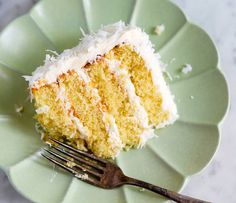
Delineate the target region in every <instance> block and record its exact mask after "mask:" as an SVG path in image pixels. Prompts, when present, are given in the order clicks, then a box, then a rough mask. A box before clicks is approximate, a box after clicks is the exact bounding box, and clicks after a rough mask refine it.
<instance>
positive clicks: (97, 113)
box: [59, 71, 121, 157]
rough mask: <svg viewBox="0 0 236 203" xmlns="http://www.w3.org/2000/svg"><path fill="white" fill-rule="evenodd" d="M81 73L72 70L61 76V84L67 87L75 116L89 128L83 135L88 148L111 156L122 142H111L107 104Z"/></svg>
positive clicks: (68, 99) (67, 96)
mask: <svg viewBox="0 0 236 203" xmlns="http://www.w3.org/2000/svg"><path fill="white" fill-rule="evenodd" d="M80 75H81V73H80ZM80 75H79V74H78V73H76V72H74V71H72V72H70V73H69V74H68V75H64V77H60V80H59V84H60V86H62V87H63V88H64V89H65V93H66V99H67V101H68V102H69V103H70V105H71V108H73V110H74V115H73V116H74V118H75V119H78V120H79V121H80V122H81V123H82V124H83V126H85V127H86V129H87V133H85V135H84V136H81V137H82V138H83V139H84V140H85V141H86V144H87V147H88V149H90V150H92V151H93V153H95V154H97V155H99V156H104V157H109V156H110V154H117V153H118V151H119V150H120V149H121V144H120V143H112V142H110V139H109V130H107V128H109V126H110V125H111V124H110V123H107V121H106V120H105V119H106V118H104V116H107V114H108V113H106V112H107V109H106V105H105V104H103V103H102V100H101V99H100V97H99V96H98V95H97V93H96V92H94V89H93V88H92V87H91V86H90V82H87V83H86V82H85V81H83V80H82V79H81V78H80ZM75 90H76V91H75ZM105 114H106V115H105ZM117 136H118V135H117Z"/></svg>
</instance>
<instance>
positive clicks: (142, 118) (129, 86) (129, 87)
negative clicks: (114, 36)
mask: <svg viewBox="0 0 236 203" xmlns="http://www.w3.org/2000/svg"><path fill="white" fill-rule="evenodd" d="M106 63H107V64H108V67H109V69H110V70H111V71H112V72H114V73H115V75H117V76H119V79H120V80H121V82H122V83H123V84H124V86H125V90H126V92H127V94H128V97H129V101H130V102H131V103H132V104H133V105H134V106H135V115H134V116H135V118H137V120H138V121H139V122H140V124H141V125H142V127H143V128H148V127H149V125H148V114H147V112H146V110H145V109H144V107H143V106H142V105H141V103H140V98H139V97H138V96H137V95H136V93H135V88H134V85H133V83H132V82H131V80H130V77H129V74H128V72H127V70H125V69H120V68H119V66H120V62H119V61H117V60H106Z"/></svg>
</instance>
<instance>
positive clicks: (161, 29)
mask: <svg viewBox="0 0 236 203" xmlns="http://www.w3.org/2000/svg"><path fill="white" fill-rule="evenodd" d="M165 29H166V28H165V25H164V24H161V25H157V26H156V27H155V30H154V32H155V33H156V35H157V36H160V35H161V34H162V33H163V32H164V31H165Z"/></svg>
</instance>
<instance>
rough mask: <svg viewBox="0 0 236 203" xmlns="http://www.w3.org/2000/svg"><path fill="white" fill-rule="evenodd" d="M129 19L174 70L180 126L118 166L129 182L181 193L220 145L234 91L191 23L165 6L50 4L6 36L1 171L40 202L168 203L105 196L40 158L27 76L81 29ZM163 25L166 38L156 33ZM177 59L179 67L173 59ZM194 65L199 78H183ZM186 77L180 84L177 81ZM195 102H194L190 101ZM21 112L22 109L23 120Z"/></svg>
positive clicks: (161, 2)
mask: <svg viewBox="0 0 236 203" xmlns="http://www.w3.org/2000/svg"><path fill="white" fill-rule="evenodd" d="M118 20H123V21H125V22H127V23H132V24H136V25H138V26H140V27H142V28H143V29H144V30H145V31H146V32H147V33H148V34H149V35H150V38H151V40H152V42H153V43H154V44H155V48H156V49H157V50H158V51H159V52H160V54H161V56H162V60H163V61H164V62H166V63H169V66H168V71H169V73H170V74H171V75H172V78H173V80H172V81H169V84H170V88H171V90H172V92H173V93H174V95H175V96H176V102H177V106H178V111H179V114H180V119H179V120H178V121H177V122H176V123H175V124H174V125H172V126H170V127H168V128H165V129H162V130H158V131H157V132H156V133H157V135H159V136H158V138H154V139H152V140H150V141H149V142H148V144H147V145H146V147H144V148H143V149H142V150H131V151H130V152H128V153H122V154H121V155H120V156H119V157H118V158H117V163H118V164H119V165H120V166H121V168H122V169H123V170H124V171H125V173H126V174H127V175H130V176H133V177H136V178H140V179H142V180H145V181H148V182H151V183H154V184H157V185H160V186H163V187H166V188H169V189H171V190H175V191H179V190H180V189H181V188H182V187H183V185H184V183H185V182H186V180H187V179H188V177H189V176H191V175H193V174H195V173H198V172H199V171H201V170H202V169H203V168H204V167H205V166H206V165H207V164H208V163H209V161H210V160H211V158H212V156H213V155H214V153H215V151H216V149H217V146H218V144H219V139H220V136H219V123H220V121H221V120H222V118H223V117H224V115H225V112H226V110H227V106H228V90H227V84H226V81H225V78H224V76H223V75H222V73H221V71H220V70H219V63H218V55H217V51H216V48H215V46H214V44H213V42H212V40H211V39H210V38H209V36H208V35H207V34H206V33H205V32H204V31H203V30H202V29H200V28H199V27H197V26H196V25H193V24H192V23H189V22H188V21H187V20H186V17H185V15H184V14H183V13H182V11H181V10H180V9H179V8H177V7H176V6H175V5H174V4H172V3H171V2H169V1H166V0H125V1H121V0H84V1H83V0H43V1H41V2H39V3H38V4H37V5H36V6H35V7H34V8H33V9H32V10H31V12H30V13H28V14H27V15H25V16H22V17H20V18H18V19H16V20H15V21H14V22H12V23H11V24H10V25H9V26H8V27H7V28H6V29H5V30H4V31H3V32H2V33H1V35H0V123H1V124H0V139H1V142H0V149H1V153H0V165H1V166H2V167H3V169H5V171H6V173H7V174H8V175H9V178H10V180H11V182H12V184H13V185H14V186H15V188H16V189H17V190H18V191H20V192H21V193H22V194H23V195H24V196H26V197H27V198H29V199H31V200H32V201H33V202H41V203H57V202H63V203H74V202H78V203H79V202H81V203H85V202H89V203H92V202H97V199H98V198H99V199H102V201H103V202H104V203H106V202H107V203H110V202H113V203H116V202H117V203H118V202H119V203H123V202H129V203H132V202H135V203H141V202H143V203H144V202H149V203H151V202H153V203H154V202H155V203H157V202H164V201H165V199H162V198H161V197H159V196H157V195H156V194H154V193H151V192H148V191H144V192H140V190H139V189H137V188H135V187H131V186H127V187H122V188H119V189H115V190H103V189H99V188H97V187H94V186H90V185H88V184H86V183H83V182H81V181H79V180H77V179H75V178H72V176H71V175H69V174H68V173H65V172H64V171H61V170H59V169H55V170H53V166H52V165H51V164H50V163H48V162H47V161H45V160H44V159H43V158H41V157H40V155H39V153H38V151H39V149H40V148H41V146H42V143H41V141H40V139H39V135H38V134H37V133H36V131H35V129H34V121H33V119H32V115H33V108H32V106H31V104H30V102H29V101H28V100H27V95H28V93H27V84H26V82H25V81H24V79H23V78H22V75H23V74H30V73H31V72H32V71H33V70H34V69H35V68H36V67H37V66H39V65H41V64H43V60H44V58H45V54H46V51H45V50H47V49H50V50H56V51H58V52H61V51H62V50H64V49H66V48H71V47H73V46H75V45H77V44H78V42H79V39H80V38H81V35H82V34H81V31H80V27H81V28H83V30H84V31H85V32H87V33H89V32H91V31H94V30H96V29H97V28H99V27H100V25H101V24H108V23H112V22H116V21H118ZM162 23H163V24H164V25H165V27H166V31H165V32H164V33H163V34H162V35H161V36H156V35H155V34H153V28H154V27H155V26H156V25H159V24H162ZM173 58H175V60H172V59H173ZM186 63H189V64H191V65H192V67H193V71H192V72H191V73H189V74H187V75H183V74H181V72H180V69H181V68H182V66H183V65H184V64H186ZM176 75H178V76H179V78H177V77H178V76H177V77H176ZM191 96H193V97H194V98H193V97H192V98H191ZM15 105H19V106H21V105H23V106H24V112H23V114H22V115H18V114H17V113H16V112H15Z"/></svg>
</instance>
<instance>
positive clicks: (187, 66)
mask: <svg viewBox="0 0 236 203" xmlns="http://www.w3.org/2000/svg"><path fill="white" fill-rule="evenodd" d="M192 70H193V67H192V66H191V65H190V64H185V65H184V67H183V68H182V69H181V72H182V73H183V74H188V73H190V72H192Z"/></svg>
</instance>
